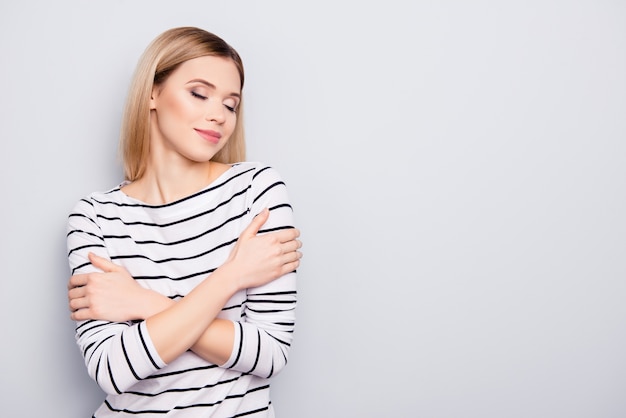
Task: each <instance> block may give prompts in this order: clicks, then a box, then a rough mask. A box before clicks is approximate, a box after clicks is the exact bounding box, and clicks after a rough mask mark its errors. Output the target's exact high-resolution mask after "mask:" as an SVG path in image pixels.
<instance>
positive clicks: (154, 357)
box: [139, 321, 167, 370]
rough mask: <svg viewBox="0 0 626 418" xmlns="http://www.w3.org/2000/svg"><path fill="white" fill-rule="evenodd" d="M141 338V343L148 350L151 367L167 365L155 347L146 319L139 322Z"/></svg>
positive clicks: (158, 367) (147, 354) (159, 367)
mask: <svg viewBox="0 0 626 418" xmlns="http://www.w3.org/2000/svg"><path fill="white" fill-rule="evenodd" d="M139 338H140V339H141V344H142V345H143V348H144V350H145V352H146V357H147V359H148V361H149V362H150V364H149V365H148V367H149V368H151V367H153V368H155V369H157V370H158V369H161V368H163V367H165V366H166V365H167V363H165V362H164V361H163V360H162V359H161V356H160V355H159V353H158V351H157V350H156V348H155V347H154V344H153V343H152V338H150V334H149V333H148V328H147V326H146V321H142V322H140V323H139Z"/></svg>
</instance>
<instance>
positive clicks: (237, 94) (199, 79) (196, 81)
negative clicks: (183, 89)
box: [186, 78, 241, 99]
mask: <svg viewBox="0 0 626 418" xmlns="http://www.w3.org/2000/svg"><path fill="white" fill-rule="evenodd" d="M191 83H200V84H204V85H205V86H207V87H209V88H211V89H214V90H216V89H217V87H215V84H212V83H209V82H208V81H206V80H203V79H201V78H194V79H193V80H189V81H188V82H187V83H186V84H191ZM230 96H234V97H237V98H238V99H241V94H239V93H230Z"/></svg>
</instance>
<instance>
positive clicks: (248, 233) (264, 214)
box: [240, 208, 270, 238]
mask: <svg viewBox="0 0 626 418" xmlns="http://www.w3.org/2000/svg"><path fill="white" fill-rule="evenodd" d="M269 216H270V211H269V209H267V208H265V209H263V210H262V211H261V212H260V213H259V214H258V215H257V216H255V217H254V218H253V219H252V221H251V222H250V225H248V226H247V227H246V229H244V230H243V232H242V233H241V235H240V237H242V238H251V237H253V236H255V235H256V234H258V232H259V229H261V227H262V226H263V224H264V223H265V222H266V221H267V218H269Z"/></svg>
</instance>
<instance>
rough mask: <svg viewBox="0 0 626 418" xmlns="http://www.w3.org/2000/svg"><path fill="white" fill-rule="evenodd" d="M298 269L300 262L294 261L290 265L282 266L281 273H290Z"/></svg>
mask: <svg viewBox="0 0 626 418" xmlns="http://www.w3.org/2000/svg"><path fill="white" fill-rule="evenodd" d="M298 267H300V260H299V259H298V260H295V261H292V262H290V263H286V264H283V273H284V274H287V273H291V272H292V271H296V270H297V268H298Z"/></svg>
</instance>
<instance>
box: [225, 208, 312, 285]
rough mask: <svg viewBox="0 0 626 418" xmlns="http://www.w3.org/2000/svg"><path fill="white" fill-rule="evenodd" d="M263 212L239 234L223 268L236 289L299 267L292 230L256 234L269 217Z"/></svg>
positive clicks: (295, 232) (295, 234)
mask: <svg viewBox="0 0 626 418" xmlns="http://www.w3.org/2000/svg"><path fill="white" fill-rule="evenodd" d="M269 214H270V211H269V210H268V209H264V210H263V211H262V212H261V213H259V214H258V215H257V216H256V217H254V219H253V220H252V222H250V225H248V227H247V228H246V229H245V230H244V231H243V232H242V233H241V235H240V236H239V239H238V240H237V243H236V244H235V247H234V248H233V249H232V251H231V253H230V255H229V257H228V259H227V260H226V263H224V266H226V265H228V266H229V268H230V269H231V270H232V271H233V273H234V274H233V275H234V278H235V280H237V281H238V282H237V288H238V289H240V290H242V289H247V288H251V287H258V286H262V285H264V284H267V283H269V282H271V281H272V280H275V279H277V278H279V277H281V276H283V275H285V274H287V273H290V272H292V271H294V270H296V269H297V268H298V266H299V265H300V258H301V257H302V253H301V252H300V251H298V250H299V249H300V247H302V242H300V240H298V237H299V236H300V231H299V230H298V229H295V228H291V229H285V230H281V231H276V232H270V233H267V234H261V235H258V232H259V230H260V229H261V227H262V226H263V224H264V223H265V222H266V221H267V219H268V218H269Z"/></svg>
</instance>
